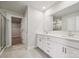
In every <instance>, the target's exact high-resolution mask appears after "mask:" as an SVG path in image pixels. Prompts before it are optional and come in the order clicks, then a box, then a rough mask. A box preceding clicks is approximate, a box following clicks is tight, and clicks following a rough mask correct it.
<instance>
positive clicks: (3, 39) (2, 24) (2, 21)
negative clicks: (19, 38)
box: [1, 16, 6, 49]
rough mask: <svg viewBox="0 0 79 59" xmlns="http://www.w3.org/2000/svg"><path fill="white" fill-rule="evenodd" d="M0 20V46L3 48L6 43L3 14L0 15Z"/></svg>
mask: <svg viewBox="0 0 79 59" xmlns="http://www.w3.org/2000/svg"><path fill="white" fill-rule="evenodd" d="M1 19H2V20H1V26H2V31H1V32H2V40H1V48H2V49H3V48H4V47H5V45H6V41H5V37H6V36H5V33H6V31H5V29H6V25H5V24H6V23H5V20H6V19H5V17H4V16H2V18H1Z"/></svg>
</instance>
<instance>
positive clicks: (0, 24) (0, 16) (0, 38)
mask: <svg viewBox="0 0 79 59" xmlns="http://www.w3.org/2000/svg"><path fill="white" fill-rule="evenodd" d="M1 36H2V35H1V15H0V51H1V44H2V43H1V38H2V37H1Z"/></svg>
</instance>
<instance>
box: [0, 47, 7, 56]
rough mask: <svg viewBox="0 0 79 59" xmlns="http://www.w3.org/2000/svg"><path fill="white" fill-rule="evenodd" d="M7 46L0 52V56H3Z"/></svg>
mask: <svg viewBox="0 0 79 59" xmlns="http://www.w3.org/2000/svg"><path fill="white" fill-rule="evenodd" d="M5 48H6V47H4V48H3V49H2V51H1V52H0V56H1V54H2V53H3V52H4V50H5Z"/></svg>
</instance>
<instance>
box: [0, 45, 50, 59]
mask: <svg viewBox="0 0 79 59" xmlns="http://www.w3.org/2000/svg"><path fill="white" fill-rule="evenodd" d="M0 57H1V58H49V56H48V55H47V54H45V53H44V52H42V51H41V50H40V49H38V48H35V49H30V50H27V49H26V48H25V47H24V46H23V45H15V46H12V47H9V48H6V49H5V51H4V52H3V53H2V55H1V56H0Z"/></svg>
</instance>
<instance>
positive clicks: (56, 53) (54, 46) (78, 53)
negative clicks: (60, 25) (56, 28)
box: [37, 35, 79, 58]
mask: <svg viewBox="0 0 79 59" xmlns="http://www.w3.org/2000/svg"><path fill="white" fill-rule="evenodd" d="M72 43H73V44H72ZM37 47H39V48H40V49H42V50H43V51H44V52H45V53H47V54H48V55H49V56H51V57H54V58H74V57H79V48H77V47H79V45H78V42H74V41H72V40H71V41H68V40H66V39H65V38H59V37H54V36H48V35H37Z"/></svg>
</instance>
